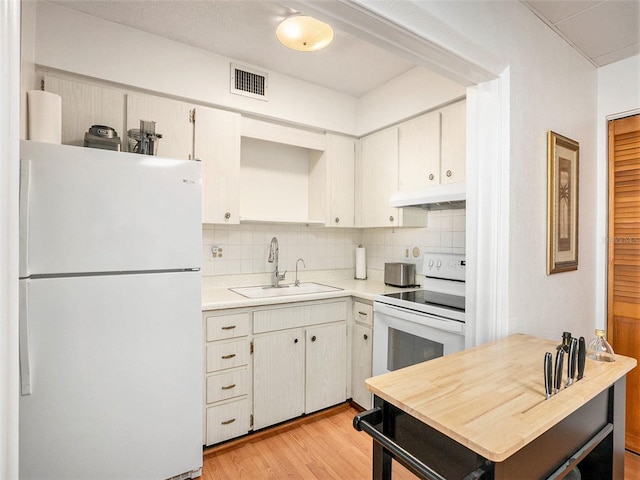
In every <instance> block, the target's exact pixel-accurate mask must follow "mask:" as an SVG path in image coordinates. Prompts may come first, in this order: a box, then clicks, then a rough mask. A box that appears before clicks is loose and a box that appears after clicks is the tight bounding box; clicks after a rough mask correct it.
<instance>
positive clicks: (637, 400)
mask: <svg viewBox="0 0 640 480" xmlns="http://www.w3.org/2000/svg"><path fill="white" fill-rule="evenodd" d="M607 326H608V338H609V341H610V342H611V344H612V346H613V349H614V351H615V352H616V353H618V354H621V355H626V356H629V357H635V358H636V359H640V115H635V116H633V117H627V118H623V119H620V120H615V121H612V122H609V276H608V322H607ZM626 418H627V420H626V448H627V449H629V450H632V451H634V452H639V453H640V369H639V368H636V369H634V370H632V371H631V372H630V373H629V374H628V375H627V417H626Z"/></svg>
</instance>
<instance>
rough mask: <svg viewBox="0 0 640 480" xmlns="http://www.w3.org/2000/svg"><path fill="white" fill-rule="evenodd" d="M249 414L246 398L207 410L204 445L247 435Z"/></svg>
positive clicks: (249, 409)
mask: <svg viewBox="0 0 640 480" xmlns="http://www.w3.org/2000/svg"><path fill="white" fill-rule="evenodd" d="M250 412H251V408H250V405H249V400H248V398H247V397H246V396H245V397H244V398H241V399H239V400H235V401H229V402H225V403H220V404H218V405H216V406H214V407H209V408H207V413H206V415H207V418H206V435H207V440H206V445H212V444H214V443H219V442H222V441H224V440H228V439H230V438H234V437H239V436H240V435H244V434H245V433H247V431H248V430H249V428H248V426H249V422H250V416H251V413H250Z"/></svg>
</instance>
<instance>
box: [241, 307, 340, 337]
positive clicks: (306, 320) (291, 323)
mask: <svg viewBox="0 0 640 480" xmlns="http://www.w3.org/2000/svg"><path fill="white" fill-rule="evenodd" d="M346 319H347V302H346V301H344V300H342V301H338V302H331V303H320V304H313V305H300V306H296V307H283V308H274V309H271V310H259V311H257V312H254V313H253V333H264V332H271V331H275V330H285V329H288V328H300V327H308V326H310V325H318V324H320V323H331V322H339V321H344V320H346Z"/></svg>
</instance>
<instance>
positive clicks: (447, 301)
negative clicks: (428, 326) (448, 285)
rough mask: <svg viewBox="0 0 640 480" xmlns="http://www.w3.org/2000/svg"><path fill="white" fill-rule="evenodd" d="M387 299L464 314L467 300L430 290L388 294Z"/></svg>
mask: <svg viewBox="0 0 640 480" xmlns="http://www.w3.org/2000/svg"><path fill="white" fill-rule="evenodd" d="M384 296H385V297H391V298H397V299H398V300H403V301H406V302H412V303H420V304H423V305H434V306H437V307H444V308H448V309H451V310H457V311H459V312H464V308H465V298H464V297H461V296H459V295H450V294H448V293H439V292H432V291H429V290H414V291H410V292H397V293H386V294H385V295H384Z"/></svg>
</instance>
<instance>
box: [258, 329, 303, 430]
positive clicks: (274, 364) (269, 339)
mask: <svg viewBox="0 0 640 480" xmlns="http://www.w3.org/2000/svg"><path fill="white" fill-rule="evenodd" d="M253 346H254V349H253V398H254V400H253V426H254V428H255V429H256V430H257V429H260V428H264V427H268V426H269V425H273V424H274V423H278V422H282V421H284V420H288V419H290V418H294V417H297V416H300V415H302V414H303V413H304V349H305V346H304V331H303V330H288V331H286V332H284V333H278V334H274V335H266V336H263V337H256V338H254V340H253Z"/></svg>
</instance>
